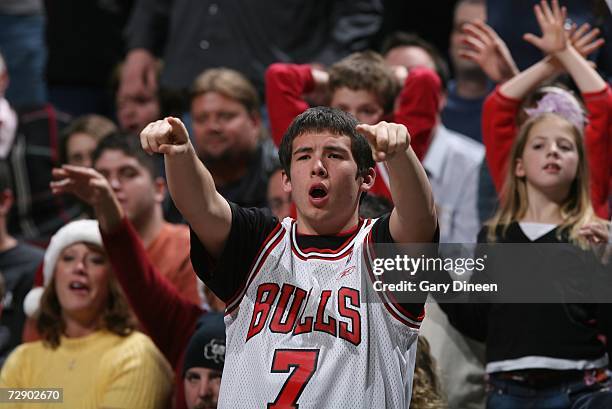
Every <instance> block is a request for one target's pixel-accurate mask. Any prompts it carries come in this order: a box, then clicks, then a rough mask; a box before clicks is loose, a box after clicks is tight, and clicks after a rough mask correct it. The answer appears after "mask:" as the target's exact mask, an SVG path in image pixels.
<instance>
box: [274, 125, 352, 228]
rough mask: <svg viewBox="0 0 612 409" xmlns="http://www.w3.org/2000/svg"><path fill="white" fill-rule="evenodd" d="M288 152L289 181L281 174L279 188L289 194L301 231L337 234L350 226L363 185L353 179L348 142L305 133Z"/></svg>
mask: <svg viewBox="0 0 612 409" xmlns="http://www.w3.org/2000/svg"><path fill="white" fill-rule="evenodd" d="M292 149H293V151H292V154H291V163H290V169H291V179H289V178H288V177H287V175H284V174H283V187H284V190H285V192H288V193H291V197H292V199H293V201H294V202H295V205H296V207H297V216H298V220H299V222H300V223H302V225H303V227H304V230H310V231H311V232H314V231H321V229H323V230H327V229H329V230H330V231H335V232H338V231H340V230H343V229H345V228H349V227H352V223H354V222H356V210H357V205H358V202H359V195H360V193H361V191H362V190H364V189H362V188H364V183H363V178H362V177H361V176H359V177H357V163H356V162H355V159H354V158H353V154H352V152H351V139H350V138H349V137H348V136H344V135H343V136H337V135H333V134H331V133H329V132H320V133H314V132H313V133H306V134H303V135H300V136H298V137H296V138H295V139H294V140H293V147H292ZM353 216H355V220H353Z"/></svg>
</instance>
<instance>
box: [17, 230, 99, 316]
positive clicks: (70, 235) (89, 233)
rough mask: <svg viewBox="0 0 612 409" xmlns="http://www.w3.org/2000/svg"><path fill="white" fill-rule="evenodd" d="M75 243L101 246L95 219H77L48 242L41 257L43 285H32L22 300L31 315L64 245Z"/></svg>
mask: <svg viewBox="0 0 612 409" xmlns="http://www.w3.org/2000/svg"><path fill="white" fill-rule="evenodd" d="M75 243H89V244H95V245H97V246H100V247H103V244H102V236H101V235H100V229H99V228H98V222H97V221H96V220H77V221H74V222H71V223H68V224H67V225H65V226H64V227H62V228H61V229H59V230H58V231H57V232H56V233H55V234H54V235H53V237H51V241H50V242H49V246H48V247H47V250H46V251H45V257H44V259H43V279H44V281H43V287H34V288H32V289H31V290H30V292H29V293H28V294H27V295H26V297H25V299H24V300H23V309H24V311H25V313H26V315H27V316H28V317H32V316H33V315H34V314H35V313H36V311H37V310H38V307H39V306H40V299H41V297H42V294H43V292H44V290H45V287H47V285H49V283H50V282H51V277H52V276H53V272H54V271H55V265H56V264H57V259H58V257H59V255H60V253H61V252H62V250H64V249H65V248H66V247H69V246H71V245H73V244H75Z"/></svg>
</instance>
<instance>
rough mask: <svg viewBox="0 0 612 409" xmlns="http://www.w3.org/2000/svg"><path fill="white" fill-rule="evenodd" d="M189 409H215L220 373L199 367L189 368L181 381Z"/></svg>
mask: <svg viewBox="0 0 612 409" xmlns="http://www.w3.org/2000/svg"><path fill="white" fill-rule="evenodd" d="M183 385H184V387H185V401H186V402H187V408H189V409H216V408H217V400H218V398H219V387H220V386H221V372H220V371H217V370H214V369H208V368H201V367H194V368H190V369H188V370H187V372H185V378H184V380H183Z"/></svg>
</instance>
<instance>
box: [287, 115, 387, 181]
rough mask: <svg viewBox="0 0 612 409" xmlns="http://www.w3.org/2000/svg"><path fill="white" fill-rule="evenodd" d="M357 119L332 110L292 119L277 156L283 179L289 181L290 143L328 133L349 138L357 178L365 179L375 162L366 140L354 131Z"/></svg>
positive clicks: (291, 146) (291, 148) (291, 144)
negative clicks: (316, 134)
mask: <svg viewBox="0 0 612 409" xmlns="http://www.w3.org/2000/svg"><path fill="white" fill-rule="evenodd" d="M357 124H358V122H357V120H356V119H355V118H353V116H352V115H351V114H348V113H346V112H344V111H341V110H339V109H335V108H329V107H316V108H310V109H308V110H306V111H304V112H302V113H301V114H300V115H298V116H297V117H295V119H294V120H293V122H292V123H291V125H290V126H289V129H287V132H285V135H284V136H283V140H282V141H281V144H280V148H279V150H278V157H279V159H280V162H281V166H282V167H283V170H284V171H285V173H286V174H287V177H289V178H291V173H290V168H291V154H292V153H293V152H292V150H293V140H294V139H295V138H297V137H298V136H300V135H304V134H306V133H312V132H317V133H318V132H325V131H327V132H330V133H331V134H333V135H338V136H340V135H345V136H348V137H349V138H351V153H352V154H353V158H355V162H356V163H357V175H355V177H357V176H365V175H367V173H368V169H369V168H373V167H374V165H375V163H374V159H373V158H372V149H371V148H370V145H369V144H368V141H367V140H366V138H365V137H364V136H363V135H361V134H360V133H359V132H357V129H356V127H357Z"/></svg>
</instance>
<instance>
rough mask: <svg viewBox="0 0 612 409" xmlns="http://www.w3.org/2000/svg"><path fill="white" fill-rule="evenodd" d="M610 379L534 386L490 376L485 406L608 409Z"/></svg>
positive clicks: (611, 402)
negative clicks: (542, 386)
mask: <svg viewBox="0 0 612 409" xmlns="http://www.w3.org/2000/svg"><path fill="white" fill-rule="evenodd" d="M610 386H611V381H610V380H607V381H605V382H604V383H596V384H593V385H587V384H586V383H585V382H584V381H578V382H571V383H564V384H560V385H559V386H557V387H551V388H546V389H534V388H530V387H525V386H523V385H520V384H518V383H517V382H514V381H511V380H501V379H490V380H489V385H488V389H489V391H488V396H487V409H610V408H612V390H611V389H610Z"/></svg>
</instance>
